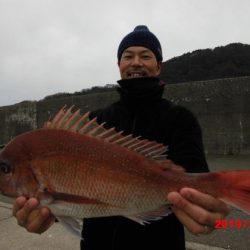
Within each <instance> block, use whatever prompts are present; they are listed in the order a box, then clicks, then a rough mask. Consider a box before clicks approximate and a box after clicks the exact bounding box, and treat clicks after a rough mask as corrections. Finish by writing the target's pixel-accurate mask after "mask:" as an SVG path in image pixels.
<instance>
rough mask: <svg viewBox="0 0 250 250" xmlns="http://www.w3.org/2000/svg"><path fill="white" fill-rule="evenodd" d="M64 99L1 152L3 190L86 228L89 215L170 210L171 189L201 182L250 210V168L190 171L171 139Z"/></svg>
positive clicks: (140, 215) (134, 216)
mask: <svg viewBox="0 0 250 250" xmlns="http://www.w3.org/2000/svg"><path fill="white" fill-rule="evenodd" d="M73 109H74V107H73V106H72V107H70V108H67V107H66V106H64V107H63V108H62V109H61V110H60V111H59V112H58V113H57V114H56V115H55V116H54V118H53V119H51V120H49V121H47V122H45V124H44V126H43V127H41V128H38V129H35V130H33V131H28V132H25V133H22V134H20V135H18V136H16V137H15V138H13V139H12V140H11V141H10V142H9V143H8V144H7V145H6V146H5V147H4V148H3V149H2V150H1V152H0V194H1V195H3V196H4V197H9V198H12V199H15V198H16V197H19V196H25V197H27V198H30V197H35V198H37V199H38V200H39V201H40V206H46V207H48V208H49V209H50V211H51V212H52V214H54V215H55V217H56V218H57V219H58V221H59V222H61V223H62V224H63V225H64V226H65V227H67V228H68V229H69V230H71V231H72V232H73V233H74V234H76V235H79V236H80V234H81V229H82V226H83V225H82V221H83V218H93V217H106V216H124V217H126V218H128V219H131V220H133V221H135V222H138V223H140V224H142V225H145V224H146V223H150V222H151V221H153V220H159V219H162V218H163V217H164V216H167V215H168V214H170V213H171V209H170V205H171V204H170V203H169V202H168V201H167V195H168V193H169V192H172V191H177V192H178V191H179V190H180V189H181V188H183V187H190V188H194V189H197V190H199V191H201V192H204V193H206V194H210V195H212V196H214V197H216V198H218V199H221V200H223V201H225V202H226V203H228V204H230V205H232V206H234V207H236V208H239V209H240V210H242V211H245V212H247V213H250V171H249V170H232V171H221V172H208V173H187V172H185V171H184V169H183V167H182V166H179V165H177V164H175V163H174V162H173V161H171V160H169V159H167V146H166V145H164V144H161V143H158V142H156V141H150V140H147V139H142V138H140V137H133V136H132V135H126V136H125V135H123V131H120V132H117V131H116V129H115V128H110V129H107V128H106V127H105V124H104V123H102V124H98V123H97V119H96V118H93V119H90V118H89V112H88V113H86V114H84V115H81V112H80V110H79V109H78V110H76V111H73Z"/></svg>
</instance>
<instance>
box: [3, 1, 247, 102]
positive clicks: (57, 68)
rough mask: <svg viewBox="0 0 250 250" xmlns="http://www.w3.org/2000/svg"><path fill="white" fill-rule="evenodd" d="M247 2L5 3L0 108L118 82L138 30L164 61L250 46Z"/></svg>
mask: <svg viewBox="0 0 250 250" xmlns="http://www.w3.org/2000/svg"><path fill="white" fill-rule="evenodd" d="M249 17H250V1H249V0H216V1H215V0H211V1H205V0H154V1H152V0H125V1H120V0H99V1H97V0H0V36H1V37H0V106H4V105H11V104H14V103H17V102H21V101H24V100H40V99H42V98H44V97H45V96H46V95H51V94H55V93H59V92H69V93H72V92H75V91H80V90H82V89H84V88H89V87H92V86H102V85H105V84H114V83H116V81H117V80H119V73H118V68H117V59H116V52H117V48H118V45H119V43H120V41H121V39H122V38H123V37H124V36H125V35H126V34H127V33H129V32H131V31H132V30H133V29H134V27H135V26H136V25H138V24H145V25H147V26H148V27H149V29H150V30H151V31H152V32H153V33H154V34H155V35H156V36H157V37H158V38H159V40H160V42H161V45H162V48H163V55H164V61H165V60H168V59H170V58H172V57H175V56H180V55H182V54H184V53H187V52H191V51H193V50H197V49H206V48H214V47H217V46H224V45H227V44H229V43H233V42H241V43H246V44H250V32H249V24H250V18H249Z"/></svg>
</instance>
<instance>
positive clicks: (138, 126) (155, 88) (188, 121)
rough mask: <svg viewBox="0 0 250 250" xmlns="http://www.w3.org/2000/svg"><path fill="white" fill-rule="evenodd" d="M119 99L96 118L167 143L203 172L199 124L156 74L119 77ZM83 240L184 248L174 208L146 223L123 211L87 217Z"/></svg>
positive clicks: (108, 245)
mask: <svg viewBox="0 0 250 250" xmlns="http://www.w3.org/2000/svg"><path fill="white" fill-rule="evenodd" d="M118 83H119V85H120V88H119V89H118V91H119V93H120V100H119V101H118V102H116V103H114V104H112V105H111V106H109V107H107V108H105V109H102V110H98V111H95V112H93V113H92V114H91V116H90V117H91V118H92V117H95V116H97V121H98V123H103V122H106V124H105V126H106V127H107V128H110V127H115V128H116V130H117V131H124V132H123V134H124V135H127V134H133V135H134V136H142V138H146V139H149V140H154V141H157V142H159V143H164V144H165V145H166V146H168V158H169V159H171V160H173V161H174V162H175V163H177V164H179V165H181V166H183V167H184V168H186V170H187V171H188V172H205V171H208V166H207V163H206V160H205V156H204V151H203V144H202V136H201V129H200V126H199V124H198V121H197V119H196V118H195V117H194V115H193V114H192V113H191V112H190V111H188V110H187V109H185V108H183V107H180V106H176V105H174V104H173V103H171V102H170V101H167V100H165V99H162V93H163V86H162V85H161V84H160V81H159V79H158V78H138V79H130V80H121V81H119V82H118ZM82 235H83V238H84V240H83V241H82V242H81V245H82V247H83V249H84V250H90V249H91V250H97V249H98V250H99V249H108V250H113V249H114V250H123V249H126V250H129V249H156V250H158V249H174V250H179V249H185V239H184V230H183V226H182V225H181V224H180V223H179V221H178V220H177V219H176V217H175V215H174V214H171V215H169V216H167V217H165V218H163V219H162V220H158V221H153V222H151V223H150V224H147V225H145V226H142V225H140V224H138V223H136V222H133V221H131V220H128V219H126V218H123V217H118V216H117V217H107V218H91V219H85V220H84V224H83V233H82Z"/></svg>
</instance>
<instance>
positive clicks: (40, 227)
mask: <svg viewBox="0 0 250 250" xmlns="http://www.w3.org/2000/svg"><path fill="white" fill-rule="evenodd" d="M13 215H14V216H15V217H16V219H17V223H18V225H20V226H22V227H24V228H25V229H26V230H27V231H28V232H31V233H37V234H42V233H43V232H45V231H46V230H47V229H48V228H50V227H51V225H52V224H54V222H55V217H54V215H52V213H51V212H50V210H49V209H48V208H46V207H42V208H39V201H38V200H37V199H35V198H30V199H27V198H25V197H23V196H20V197H18V198H17V199H16V202H15V204H14V206H13Z"/></svg>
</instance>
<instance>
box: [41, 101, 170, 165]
mask: <svg viewBox="0 0 250 250" xmlns="http://www.w3.org/2000/svg"><path fill="white" fill-rule="evenodd" d="M73 108H74V106H72V107H70V108H69V109H67V108H66V106H64V107H63V108H62V109H61V110H60V111H59V112H58V113H57V114H56V115H55V117H54V118H53V119H52V120H51V121H48V122H46V123H45V124H44V126H43V128H44V129H64V130H68V131H71V132H75V133H79V134H84V135H87V136H91V137H95V138H97V139H101V140H105V141H106V142H109V143H113V144H117V145H120V146H121V147H124V148H127V149H129V150H132V151H135V152H137V153H139V154H141V155H144V156H145V157H146V158H148V159H153V160H155V161H159V162H160V161H164V160H166V154H165V153H166V151H167V147H166V145H164V144H160V143H158V142H155V141H149V140H145V139H144V140H141V139H140V137H133V136H132V135H127V136H124V135H122V133H123V131H120V132H116V130H115V128H110V129H106V128H104V124H105V123H102V124H98V123H97V122H96V118H93V119H91V120H90V119H89V112H88V113H86V114H84V115H83V116H82V115H80V110H77V111H75V112H72V109H73Z"/></svg>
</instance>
